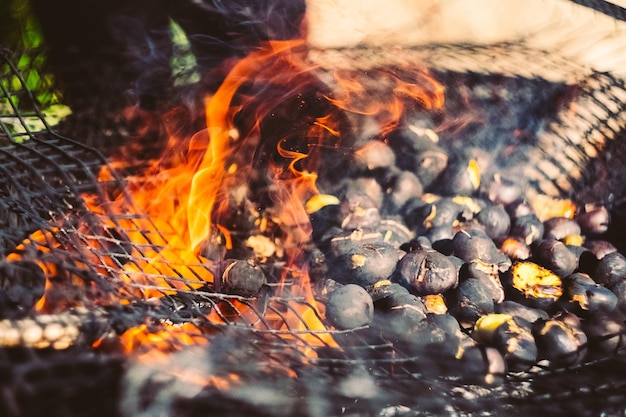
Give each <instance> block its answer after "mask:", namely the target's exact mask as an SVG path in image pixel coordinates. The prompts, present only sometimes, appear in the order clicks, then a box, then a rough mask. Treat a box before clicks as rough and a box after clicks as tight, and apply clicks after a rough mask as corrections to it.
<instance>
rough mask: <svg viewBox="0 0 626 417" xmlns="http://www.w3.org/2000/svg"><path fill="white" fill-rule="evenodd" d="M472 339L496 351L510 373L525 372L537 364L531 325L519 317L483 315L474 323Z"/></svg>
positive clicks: (535, 346)
mask: <svg viewBox="0 0 626 417" xmlns="http://www.w3.org/2000/svg"><path fill="white" fill-rule="evenodd" d="M472 337H473V338H474V339H475V340H476V341H477V342H479V343H482V344H484V345H486V346H492V347H495V348H496V349H498V351H499V352H500V353H501V354H502V356H503V357H504V360H505V361H506V364H507V368H508V369H509V370H510V371H514V372H519V371H526V370H528V369H530V367H532V366H533V365H534V364H535V363H536V362H537V345H536V344H535V339H534V337H533V335H532V333H531V324H530V323H529V322H528V321H526V320H525V319H523V318H521V317H514V316H509V315H507V314H488V315H485V316H483V317H481V318H479V319H478V320H477V321H476V324H475V325H474V331H473V332H472Z"/></svg>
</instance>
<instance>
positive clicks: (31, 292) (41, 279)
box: [0, 261, 46, 319]
mask: <svg viewBox="0 0 626 417" xmlns="http://www.w3.org/2000/svg"><path fill="white" fill-rule="evenodd" d="M45 286H46V276H45V274H44V272H43V270H42V269H41V268H40V267H39V265H37V264H36V263H35V262H31V261H13V262H0V318H11V319H14V318H19V317H22V316H25V315H26V314H28V313H29V312H30V311H31V309H32V308H33V307H34V306H35V304H36V303H37V301H39V300H40V299H41V297H43V295H44V291H45Z"/></svg>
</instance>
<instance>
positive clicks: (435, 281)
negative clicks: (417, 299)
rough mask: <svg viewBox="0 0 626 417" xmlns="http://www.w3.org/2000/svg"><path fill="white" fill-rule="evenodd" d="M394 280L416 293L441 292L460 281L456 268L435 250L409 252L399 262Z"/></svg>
mask: <svg viewBox="0 0 626 417" xmlns="http://www.w3.org/2000/svg"><path fill="white" fill-rule="evenodd" d="M394 280H395V281H396V282H399V283H400V284H401V285H403V286H405V287H407V288H408V289H409V291H411V292H412V293H414V294H416V295H427V294H440V293H443V292H445V291H447V290H449V289H450V288H452V287H454V286H455V285H456V283H457V282H458V275H457V272H456V268H455V266H454V264H453V263H452V261H450V260H449V259H448V258H447V257H446V256H445V255H442V254H441V253H439V252H437V251H435V250H418V251H413V252H410V253H407V254H406V255H404V257H403V258H402V259H401V260H400V262H398V266H397V268H396V271H395V273H394Z"/></svg>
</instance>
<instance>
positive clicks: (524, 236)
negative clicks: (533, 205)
mask: <svg viewBox="0 0 626 417" xmlns="http://www.w3.org/2000/svg"><path fill="white" fill-rule="evenodd" d="M509 235H510V236H512V237H516V238H518V239H520V240H522V241H523V242H526V244H527V245H531V244H532V243H534V242H535V241H537V240H539V239H541V238H542V237H543V235H544V225H543V223H542V222H541V220H539V218H538V217H537V216H536V215H535V214H527V215H524V216H520V217H516V218H514V220H513V224H512V225H511V232H510V233H509Z"/></svg>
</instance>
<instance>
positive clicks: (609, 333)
mask: <svg viewBox="0 0 626 417" xmlns="http://www.w3.org/2000/svg"><path fill="white" fill-rule="evenodd" d="M582 329H583V331H584V332H585V334H586V335H587V340H588V342H589V343H588V345H589V353H590V354H591V355H592V356H594V357H603V356H606V355H610V354H614V353H617V352H620V351H622V350H623V349H625V348H626V325H625V324H624V321H623V320H622V319H620V318H618V317H616V316H614V315H594V316H592V317H591V318H589V319H587V320H583V321H582Z"/></svg>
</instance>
